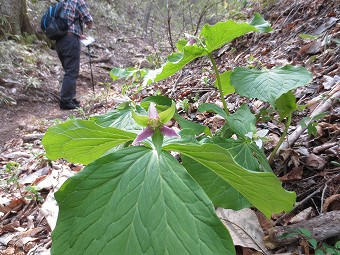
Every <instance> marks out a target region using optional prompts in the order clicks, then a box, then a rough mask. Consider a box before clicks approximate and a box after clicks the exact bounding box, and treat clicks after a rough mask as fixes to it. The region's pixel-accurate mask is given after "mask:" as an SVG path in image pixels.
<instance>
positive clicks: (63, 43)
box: [56, 34, 80, 102]
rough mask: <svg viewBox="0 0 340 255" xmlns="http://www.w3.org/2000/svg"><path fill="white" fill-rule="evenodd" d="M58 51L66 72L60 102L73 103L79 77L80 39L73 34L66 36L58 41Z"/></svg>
mask: <svg viewBox="0 0 340 255" xmlns="http://www.w3.org/2000/svg"><path fill="white" fill-rule="evenodd" d="M56 50H57V53H58V57H59V59H60V61H61V64H62V66H63V68H64V72H65V73H64V79H63V83H62V86H61V90H60V100H61V101H63V102H67V101H71V100H72V99H73V98H75V97H76V82H77V79H78V77H79V65H80V41H79V38H78V37H77V36H76V35H73V34H71V35H70V34H68V35H66V36H64V37H63V38H61V39H60V40H57V42H56Z"/></svg>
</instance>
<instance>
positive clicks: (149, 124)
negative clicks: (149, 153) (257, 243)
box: [132, 103, 179, 145]
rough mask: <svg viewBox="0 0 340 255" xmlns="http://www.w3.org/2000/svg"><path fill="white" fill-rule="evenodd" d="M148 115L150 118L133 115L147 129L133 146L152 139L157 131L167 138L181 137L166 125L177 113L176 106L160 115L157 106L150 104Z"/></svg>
mask: <svg viewBox="0 0 340 255" xmlns="http://www.w3.org/2000/svg"><path fill="white" fill-rule="evenodd" d="M148 113H149V116H148V117H146V116H138V115H137V114H135V113H133V114H132V116H133V118H134V119H135V121H136V122H137V123H138V124H139V125H141V126H146V128H145V129H144V130H143V131H142V132H141V133H140V134H139V135H138V136H137V137H136V139H135V140H134V141H133V143H132V145H137V144H139V143H140V142H142V141H144V140H145V139H147V138H149V137H152V136H153V134H154V133H155V130H157V129H159V130H160V131H161V133H162V134H163V135H165V136H169V137H179V135H178V134H177V132H176V131H175V130H173V129H172V128H169V127H167V126H165V125H164V123H166V122H168V121H169V120H170V119H171V118H172V117H173V115H174V113H175V105H174V104H173V105H172V106H171V107H170V108H169V109H168V110H166V111H164V112H162V113H160V114H158V112H157V109H156V106H155V104H154V103H150V106H149V112H148ZM145 117H146V118H145Z"/></svg>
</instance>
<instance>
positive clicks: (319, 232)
mask: <svg viewBox="0 0 340 255" xmlns="http://www.w3.org/2000/svg"><path fill="white" fill-rule="evenodd" d="M297 228H303V229H307V230H308V231H309V232H311V234H312V237H313V238H314V239H315V240H317V241H323V240H326V239H328V238H330V237H334V236H339V235H340V211H332V212H328V213H325V214H322V215H319V216H316V217H314V218H312V219H310V220H305V221H301V222H299V223H296V224H292V225H288V226H279V227H274V228H273V229H272V230H271V231H270V234H269V235H268V236H266V237H265V244H266V246H267V247H268V248H270V249H275V248H276V247H279V246H282V245H288V244H292V243H296V242H298V241H299V240H300V239H301V236H300V235H296V236H289V237H286V238H282V235H283V234H288V233H292V232H295V230H296V229H297Z"/></svg>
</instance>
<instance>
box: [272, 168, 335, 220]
mask: <svg viewBox="0 0 340 255" xmlns="http://www.w3.org/2000/svg"><path fill="white" fill-rule="evenodd" d="M337 178H339V174H337V175H335V176H333V177H332V178H331V179H329V180H327V182H326V183H325V185H321V186H320V187H319V188H318V189H317V190H315V191H314V192H313V193H311V194H310V195H308V196H307V197H306V198H304V199H303V200H301V201H300V202H298V203H296V205H295V207H294V208H293V209H292V210H291V211H290V212H289V213H285V214H284V215H282V216H281V217H280V218H278V219H277V220H276V222H275V225H279V224H282V222H283V220H284V219H285V218H286V217H287V216H288V215H291V214H293V213H295V212H296V211H298V210H299V209H300V207H301V206H302V205H303V204H305V203H306V202H307V201H308V200H309V199H311V198H312V197H313V196H314V195H316V194H318V193H320V192H321V190H324V189H325V187H326V186H327V185H328V183H330V182H332V181H333V180H334V179H337Z"/></svg>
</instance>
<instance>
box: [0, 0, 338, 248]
mask: <svg viewBox="0 0 340 255" xmlns="http://www.w3.org/2000/svg"><path fill="white" fill-rule="evenodd" d="M336 2H337V1H332V0H318V1H314V0H307V1H293V0H291V1H289V0H288V1H276V3H275V4H273V5H271V6H270V7H267V8H266V9H265V10H262V9H261V8H263V7H261V8H260V7H259V9H256V8H255V9H254V8H249V9H245V10H244V13H245V14H246V15H248V16H249V17H251V16H252V14H253V13H254V12H255V11H258V12H261V14H263V15H264V17H265V18H266V19H267V20H269V21H270V22H271V24H272V26H273V28H274V32H273V33H270V34H250V35H247V36H244V37H242V38H240V39H237V40H235V41H234V42H232V43H231V44H230V45H227V46H225V47H223V48H222V49H221V50H219V51H218V52H216V53H215V57H216V59H217V61H218V67H219V69H220V72H222V71H224V70H230V69H232V68H234V67H235V66H247V65H254V64H258V63H261V64H262V65H263V66H264V67H267V68H271V67H273V66H280V65H285V64H292V65H302V66H305V67H306V68H307V69H308V70H309V71H311V72H312V73H313V81H312V82H311V84H310V85H309V86H306V87H303V88H299V89H297V90H296V91H295V92H294V93H295V95H296V97H297V99H298V103H299V104H301V105H308V107H307V108H305V110H303V111H301V112H300V113H298V114H296V115H295V116H294V120H293V123H292V128H291V129H290V130H289V134H288V136H291V135H292V133H293V132H294V131H295V130H296V129H298V127H299V123H300V121H301V119H303V118H305V117H308V116H310V114H312V113H313V112H314V111H315V109H316V108H317V106H320V105H323V104H324V101H325V100H324V99H325V98H328V97H330V96H332V95H337V94H336V93H339V91H340V66H339V63H340V45H339V40H340V6H339V5H338V4H337V3H336ZM97 18H98V19H100V18H99V17H97ZM97 24H100V25H97V26H96V28H95V32H90V33H92V35H95V37H96V39H97V41H96V42H95V43H94V45H93V46H92V47H91V52H90V54H91V57H92V60H93V64H92V68H93V74H94V83H95V88H94V91H92V83H91V72H90V66H89V56H88V49H87V48H85V47H84V48H83V49H82V51H83V54H82V59H81V71H80V78H79V81H78V84H77V97H78V99H79V100H80V101H81V103H82V106H83V107H82V108H81V109H78V110H73V111H61V110H60V109H59V105H58V95H59V88H60V82H61V80H62V75H63V72H62V69H61V66H60V63H59V60H58V58H57V56H56V53H55V51H53V50H51V49H49V48H48V47H47V46H46V44H44V43H42V42H35V43H34V44H32V45H30V46H22V45H18V44H16V43H14V42H10V41H9V42H0V51H1V52H0V53H1V54H0V63H2V65H1V67H2V72H6V74H7V75H6V77H3V76H0V77H1V78H0V99H1V101H2V102H4V101H6V102H7V103H6V104H5V103H2V104H1V106H0V116H1V117H2V121H1V123H0V167H1V166H3V167H4V166H5V165H6V164H7V163H8V162H10V161H16V162H19V163H20V164H21V172H20V173H21V174H22V175H25V176H26V175H27V176H29V175H31V174H33V173H35V172H38V169H39V171H40V170H44V169H45V170H46V169H48V162H47V161H46V160H44V159H43V154H44V150H43V147H42V145H41V142H40V138H41V137H42V135H43V134H44V132H45V131H46V129H47V128H48V127H49V126H51V125H53V124H55V123H60V121H62V120H66V119H67V118H72V117H77V118H87V117H89V116H90V115H93V114H100V113H104V112H107V111H108V110H110V109H111V108H113V107H114V106H115V105H116V104H117V103H118V102H120V101H121V100H124V98H125V95H124V96H123V95H122V93H121V88H122V84H123V82H121V81H118V82H117V81H115V82H114V81H112V79H111V77H110V76H109V71H110V70H111V69H112V68H113V67H128V66H143V67H145V66H146V67H147V66H152V63H150V61H148V60H147V58H146V57H147V56H149V55H154V54H155V49H156V48H157V47H158V46H159V45H155V43H153V42H152V41H151V40H150V39H149V38H143V37H140V36H136V35H135V34H132V33H130V32H124V30H123V29H122V30H115V31H113V30H112V28H109V26H108V24H105V23H104V22H102V23H101V22H97ZM299 34H312V35H316V36H317V38H316V39H313V40H311V39H302V38H301V37H300V36H299ZM202 76H204V77H206V79H205V80H203V79H201V77H202ZM206 81H208V84H207V82H206ZM209 81H214V77H213V75H212V72H211V70H209V68H208V65H207V61H206V60H205V59H199V60H197V61H194V62H193V63H192V64H190V65H189V66H188V67H186V68H185V69H183V71H182V72H179V73H178V74H175V75H174V76H173V77H171V78H170V79H168V80H166V81H163V82H159V83H157V84H154V85H153V86H152V87H150V88H147V89H144V90H143V91H140V92H139V93H137V94H134V93H132V91H131V92H129V91H128V92H127V93H126V94H127V96H130V98H132V99H135V100H137V101H138V100H140V99H142V98H144V97H146V96H148V95H154V94H156V93H161V94H162V95H166V96H170V97H172V98H174V99H176V100H179V101H181V100H184V99H185V100H187V101H188V103H189V106H188V109H187V110H186V111H182V114H183V116H185V117H187V118H191V119H193V118H194V119H196V120H198V121H200V122H202V123H204V124H207V125H208V126H209V127H210V128H211V129H212V130H213V131H214V130H216V129H217V128H219V127H220V126H221V124H223V122H221V119H219V118H217V117H216V116H212V115H211V114H205V115H204V114H198V113H197V105H198V102H211V103H216V104H220V102H219V99H218V96H217V93H216V89H215V88H214V86H213V82H209ZM3 95H6V97H4V96H3ZM1 101H0V102H1ZM227 101H228V107H230V111H231V112H233V111H235V110H236V109H237V108H238V107H239V106H240V105H241V104H242V103H244V102H246V103H248V105H249V106H250V107H251V108H252V110H253V111H254V112H257V111H258V110H259V109H260V108H261V106H263V104H262V103H261V102H259V101H258V100H252V101H246V100H245V99H244V98H240V97H237V96H235V95H233V96H230V97H228V99H227ZM182 102H183V101H182ZM324 112H326V114H325V116H323V117H322V118H321V119H319V120H318V121H317V123H318V125H317V126H316V129H317V135H315V136H309V135H308V134H307V132H303V133H302V134H300V135H299V136H298V137H297V138H296V140H295V141H294V142H293V143H291V144H290V145H289V146H288V147H287V148H286V149H285V150H283V152H282V153H281V154H280V155H278V156H277V157H276V159H275V161H274V163H273V165H272V167H273V170H274V172H275V173H276V174H277V176H279V178H280V180H281V181H282V182H283V183H284V186H285V188H286V189H288V190H292V191H295V192H296V193H297V195H298V202H300V203H299V206H297V208H295V209H294V210H293V212H292V213H291V214H286V215H277V216H276V218H274V219H272V221H271V222H270V224H271V225H272V226H273V225H275V224H276V223H275V221H277V225H287V224H291V223H290V220H291V219H292V218H293V217H294V216H295V215H297V214H298V213H300V212H306V210H308V216H306V218H304V219H307V218H313V217H315V216H316V215H318V214H319V212H320V210H321V211H322V210H324V212H327V211H332V210H339V208H340V207H339V202H337V201H340V197H339V196H340V195H339V193H340V190H339V187H340V176H339V174H340V162H339V155H340V149H339V142H340V141H339V137H340V121H339V120H340V103H339V100H338V98H335V100H332V101H331V103H330V105H329V106H328V107H327V108H326V110H325V111H324ZM263 128H266V129H269V130H270V138H271V141H269V142H267V143H266V144H265V151H266V152H267V153H268V152H270V151H271V150H272V149H273V147H274V146H275V144H276V143H277V141H278V138H279V135H280V134H281V133H282V131H283V124H282V123H279V122H274V121H273V122H268V125H266V126H265V127H263ZM81 167H82V166H80V165H73V164H69V163H67V162H64V161H62V160H59V161H56V162H54V165H53V169H58V170H60V169H63V170H65V169H66V170H67V171H69V172H71V171H72V172H73V173H74V172H76V171H79V170H80V169H81ZM49 171H50V170H49ZM44 174H45V175H47V173H44ZM42 175H43V174H42ZM34 181H36V180H34ZM34 181H32V183H33V182H34ZM28 183H30V182H28ZM52 190H53V189H52V188H51V187H45V188H44V189H43V190H42V191H41V195H42V197H43V199H45V200H47V198H48V194H49V193H50V191H51V193H52ZM306 198H308V199H306ZM330 198H331V199H333V200H332V201H331V199H330ZM327 199H328V202H327V203H329V204H328V205H327V206H328V207H324V205H325V203H324V202H325V200H327ZM20 201H21V202H20ZM334 201H335V202H334ZM1 203H2V202H1ZM36 205H37V204H36V203H35V202H31V203H27V202H22V199H18V200H15V204H14V205H13V204H11V205H10V206H9V207H10V209H8V208H7V209H8V210H9V211H6V210H5V209H6V208H5V209H4V208H3V207H1V208H0V209H1V210H0V211H2V212H7V213H5V216H3V215H2V216H1V217H2V220H3V222H4V224H7V225H6V227H7V228H8V229H2V230H1V231H0V234H3V233H7V232H8V233H15V231H17V230H16V229H17V227H19V226H23V227H24V228H26V229H32V228H33V227H32V224H33V225H34V228H33V229H34V230H36V231H38V230H39V231H41V232H39V231H38V232H37V234H36V237H37V239H34V240H30V241H28V242H27V243H25V244H22V245H21V246H20V245H19V246H20V247H19V246H16V245H14V244H13V243H11V242H9V244H8V246H6V245H0V248H1V249H0V254H27V252H28V251H29V250H33V248H34V247H35V248H36V250H35V251H36V253H32V254H44V253H39V252H37V247H38V248H42V247H44V249H45V250H44V251H46V250H48V249H49V248H50V244H51V238H50V232H51V229H50V227H49V226H48V224H47V222H46V219H47V217H46V219H43V218H42V216H39V215H40V214H39V212H38V211H39V208H38V207H37V206H36ZM16 206H17V207H16ZM39 206H40V207H42V206H41V204H39ZM332 206H333V207H332ZM13 208H14V209H13ZM321 208H322V209H321ZM332 208H333V209H332ZM334 208H337V209H334ZM32 215H33V216H34V217H33V216H32ZM31 216H32V217H33V218H34V221H32V220H31V218H29V217H31ZM47 221H48V219H47ZM29 226H31V227H29ZM263 228H264V229H265V231H266V227H263ZM296 246H299V244H295V246H294V247H296ZM300 246H303V245H300ZM18 247H19V248H18ZM287 247H288V246H287V245H282V246H281V247H280V246H278V247H277V246H276V247H274V248H273V253H275V252H278V253H279V252H280V251H281V252H287V250H286V249H288V248H289V247H288V248H287ZM1 250H6V252H5V253H1V252H2V251H1ZM295 250H296V249H295ZM248 252H249V251H248ZM238 254H255V253H246V251H244V253H241V252H239V253H238ZM256 254H257V253H256ZM286 254H288V253H286ZM289 254H292V253H289Z"/></svg>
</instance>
